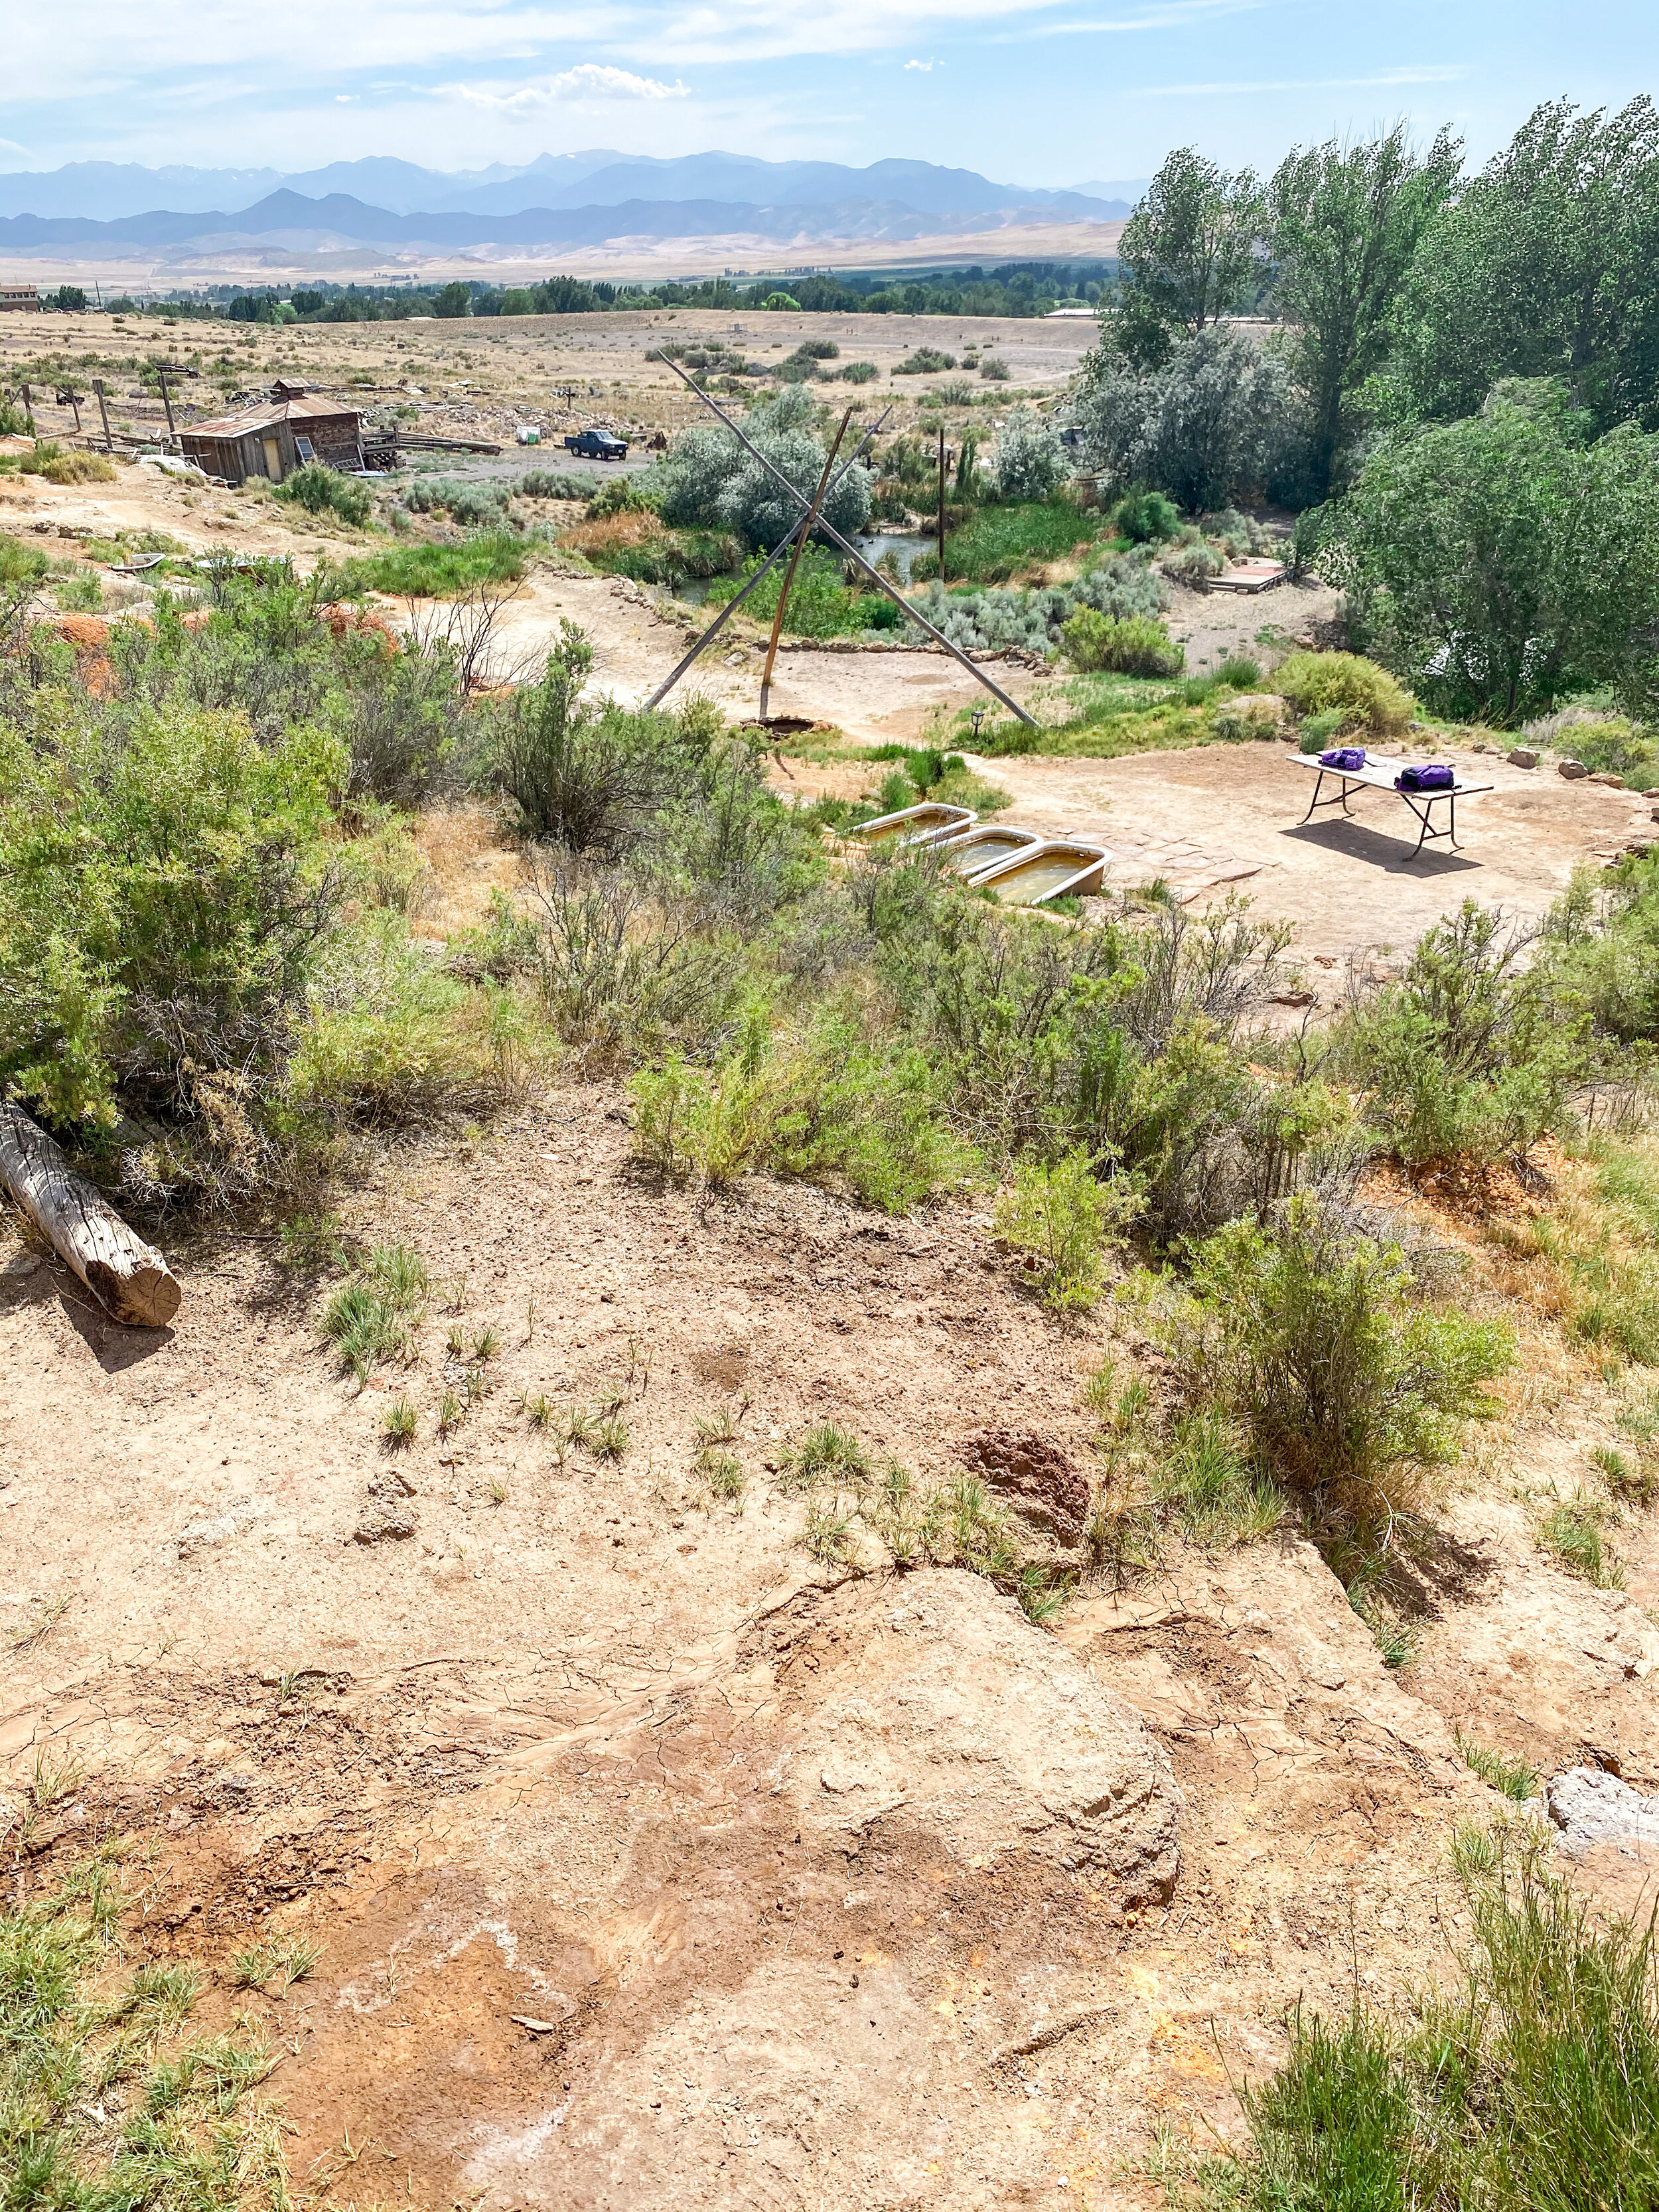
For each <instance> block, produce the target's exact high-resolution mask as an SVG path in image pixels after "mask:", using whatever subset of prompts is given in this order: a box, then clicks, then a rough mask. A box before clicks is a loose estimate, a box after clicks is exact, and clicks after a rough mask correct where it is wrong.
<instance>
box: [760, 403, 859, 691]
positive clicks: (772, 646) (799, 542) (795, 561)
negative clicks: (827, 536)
mask: <svg viewBox="0 0 1659 2212" xmlns="http://www.w3.org/2000/svg"><path fill="white" fill-rule="evenodd" d="M852 419H853V410H852V409H851V408H850V407H849V408H848V410H847V412H846V413H845V414H844V415H843V416H842V418H841V428H840V429H838V430H837V431H836V442H835V444H834V445H833V446H831V447H830V448H829V455H828V458H827V459H825V461H824V464H823V474H822V476H820V477H819V478H818V488H817V490H816V491H815V492H814V493H813V495H812V504H811V507H808V509H807V510H806V520H805V522H803V523H802V524H801V525H800V526H799V528H798V529H797V530H795V531H794V532H793V538H794V542H795V550H794V551H793V553H792V554H791V555H790V556H789V566H788V568H786V569H785V571H784V576H783V588H782V589H781V591H780V592H779V593H778V607H777V612H776V613H775V615H774V616H773V617H772V638H771V642H770V643H769V645H768V647H767V648H766V665H765V666H764V667H763V669H762V670H761V696H760V718H761V720H762V721H764V720H766V694H767V691H768V690H769V688H770V685H771V682H772V663H773V662H774V661H775V659H777V657H778V638H779V636H780V635H781V632H782V629H783V614H784V609H785V608H786V607H787V605H788V604H789V593H790V590H791V588H792V587H793V584H794V580H795V570H796V568H797V567H798V565H799V561H800V556H801V552H802V550H803V549H804V547H805V544H806V541H807V539H808V538H810V537H811V535H812V532H813V529H814V527H815V526H816V525H817V519H818V509H819V508H820V507H822V506H823V495H824V491H825V489H826V488H827V486H828V484H829V471H830V470H831V469H833V468H834V467H835V465H836V454H837V453H840V451H841V441H842V439H843V438H844V437H845V436H846V435H847V426H848V423H849V422H851V421H852Z"/></svg>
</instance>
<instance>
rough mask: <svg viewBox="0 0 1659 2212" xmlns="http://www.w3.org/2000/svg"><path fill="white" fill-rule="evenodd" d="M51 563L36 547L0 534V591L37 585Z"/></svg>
mask: <svg viewBox="0 0 1659 2212" xmlns="http://www.w3.org/2000/svg"><path fill="white" fill-rule="evenodd" d="M50 566H51V563H50V562H48V561H47V559H46V555H45V554H44V553H42V552H41V551H40V549H39V548H38V547H37V546H33V545H25V544H22V542H21V540H20V539H18V538H9V537H7V536H6V535H5V534H4V533H3V532H0V591H3V590H5V589H6V588H7V587H8V586H12V585H17V584H38V583H39V582H40V579H41V578H42V577H43V576H44V575H45V574H46V570H47V568H49V567H50Z"/></svg>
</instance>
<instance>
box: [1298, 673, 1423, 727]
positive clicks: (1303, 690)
mask: <svg viewBox="0 0 1659 2212" xmlns="http://www.w3.org/2000/svg"><path fill="white" fill-rule="evenodd" d="M1268 680H1269V682H1270V683H1271V684H1272V686H1273V690H1275V691H1277V692H1278V693H1279V696H1280V698H1282V699H1288V700H1289V701H1290V702H1291V706H1293V707H1294V708H1296V711H1297V714H1324V713H1326V712H1328V710H1330V709H1331V708H1340V710H1341V713H1342V716H1343V721H1342V726H1343V728H1344V729H1349V730H1369V731H1370V732H1371V733H1372V734H1373V735H1374V736H1376V737H1388V736H1390V735H1395V734H1397V733H1398V732H1400V731H1401V730H1403V729H1404V728H1405V727H1406V725H1407V723H1408V722H1409V721H1410V720H1412V719H1413V716H1414V715H1415V714H1416V712H1417V702H1416V701H1415V700H1414V699H1413V697H1412V696H1411V693H1410V692H1409V691H1407V690H1406V689H1405V687H1404V686H1403V685H1402V684H1397V683H1396V682H1395V679H1394V678H1393V677H1392V676H1390V675H1389V672H1388V671H1387V670H1386V669H1383V668H1379V667H1378V666H1377V665H1376V662H1375V661H1372V660H1363V659H1361V658H1360V657H1359V655H1358V653H1291V655H1290V657H1289V659H1285V660H1281V661H1280V663H1279V666H1278V667H1277V668H1276V669H1274V671H1273V675H1272V676H1271V678H1269V679H1268Z"/></svg>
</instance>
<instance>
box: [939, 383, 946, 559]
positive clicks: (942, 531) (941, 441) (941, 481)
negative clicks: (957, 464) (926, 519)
mask: <svg viewBox="0 0 1659 2212" xmlns="http://www.w3.org/2000/svg"><path fill="white" fill-rule="evenodd" d="M939 581H940V583H941V584H942V583H943V582H944V581H945V425H944V423H943V422H941V423H940V424H939Z"/></svg>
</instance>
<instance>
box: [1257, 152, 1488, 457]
mask: <svg viewBox="0 0 1659 2212" xmlns="http://www.w3.org/2000/svg"><path fill="white" fill-rule="evenodd" d="M1461 155H1462V141H1461V140H1458V139H1454V138H1453V137H1450V136H1449V133H1448V132H1446V131H1442V132H1441V133H1440V135H1439V136H1438V137H1437V138H1436V140H1435V142H1434V143H1433V145H1432V146H1431V148H1430V149H1429V150H1428V152H1427V154H1425V155H1423V156H1422V157H1421V158H1419V156H1417V155H1414V154H1413V151H1412V149H1411V147H1410V145H1409V144H1408V143H1407V137H1406V129H1405V125H1403V124H1396V125H1395V127H1394V129H1393V130H1392V131H1389V132H1388V133H1387V134H1386V135H1385V136H1384V137H1381V138H1373V139H1368V140H1365V141H1364V142H1362V143H1360V144H1358V145H1355V146H1348V147H1340V146H1338V145H1337V143H1336V142H1335V141H1334V139H1333V140H1331V141H1330V142H1329V143H1328V144H1326V145H1323V146H1312V147H1309V148H1307V149H1305V150H1304V149H1301V148H1297V149H1295V150H1293V151H1292V152H1291V153H1290V154H1288V155H1286V156H1285V160H1284V161H1282V162H1280V164H1279V167H1278V169H1277V170H1276V171H1275V172H1274V174H1273V179H1272V181H1271V182H1270V184H1269V185H1268V187H1267V234H1268V240H1269V245H1270V248H1271V252H1272V254H1273V261H1274V263H1275V264H1276V266H1277V270H1278V276H1277V280H1276V283H1275V285H1274V301H1275V304H1276V305H1277V307H1278V308H1279V313H1281V315H1282V316H1283V317H1284V319H1285V321H1286V322H1288V323H1289V324H1290V325H1291V331H1292V332H1293V333H1294V335H1293V337H1292V339H1291V362H1292V363H1293V365H1294V367H1295V369H1296V372H1297V376H1298V377H1299V379H1300V380H1301V383H1302V386H1303V388H1304V391H1305V392H1306V393H1307V395H1308V401H1309V408H1310V414H1311V416H1312V447H1313V450H1312V454H1311V457H1310V461H1311V465H1310V486H1309V489H1310V492H1311V494H1312V495H1313V497H1314V498H1315V499H1323V498H1324V497H1325V496H1326V495H1328V492H1329V490H1330V488H1331V477H1332V475H1333V473H1334V468H1335V464H1336V457H1337V454H1338V453H1339V452H1340V449H1341V447H1343V445H1344V444H1345V443H1346V441H1347V439H1348V438H1349V437H1350V435H1352V431H1353V429H1354V428H1355V414H1356V409H1355V401H1356V398H1357V396H1358V392H1359V390H1360V387H1361V386H1363V385H1364V382H1365V380H1366V379H1367V378H1368V377H1369V376H1370V375H1371V374H1373V373H1374V372H1375V371H1376V369H1377V368H1379V367H1380V366H1381V365H1382V362H1383V359H1384V356H1385V355H1386V353H1387V349H1388V344H1389V336H1390V318H1391V315H1392V313H1393V310H1394V308H1395V304H1396V302H1397V301H1398V298H1399V295H1400V291H1401V285H1402V284H1403V283H1404V281H1405V279H1406V276H1407V272H1408V271H1409V270H1410V268H1411V266H1412V263H1413V258H1414V257H1415V255H1416V252H1417V249H1418V246H1419V241H1420V240H1421V239H1422V236H1423V233H1424V231H1425V229H1426V228H1427V227H1428V225H1429V223H1430V222H1431V221H1432V219H1433V217H1434V216H1435V215H1436V214H1437V212H1438V210H1440V208H1441V207H1442V206H1443V204H1445V202H1446V199H1447V197H1448V196H1449V193H1450V191H1452V188H1453V186H1454V185H1455V182H1456V179H1457V172H1458V163H1459V160H1460V157H1461Z"/></svg>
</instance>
